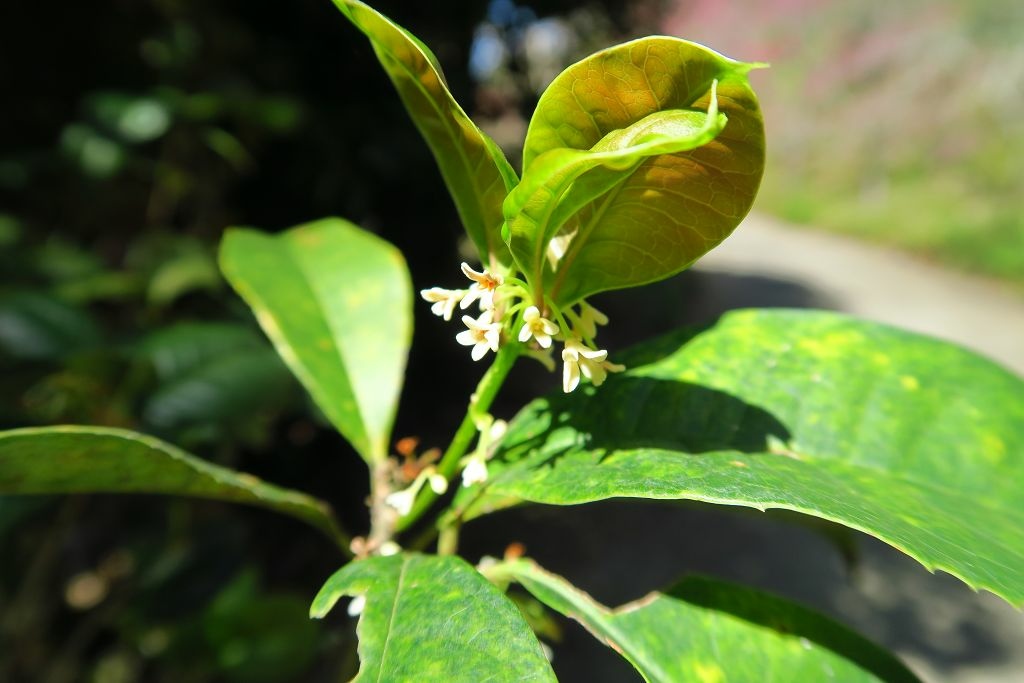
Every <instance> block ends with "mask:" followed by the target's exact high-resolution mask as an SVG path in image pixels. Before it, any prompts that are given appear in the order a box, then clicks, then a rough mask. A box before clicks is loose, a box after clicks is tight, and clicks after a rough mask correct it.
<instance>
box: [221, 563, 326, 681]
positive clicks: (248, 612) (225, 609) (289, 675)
mask: <svg viewBox="0 0 1024 683" xmlns="http://www.w3.org/2000/svg"><path fill="white" fill-rule="evenodd" d="M259 584H260V582H259V580H258V578H257V576H256V574H255V572H253V571H244V572H242V573H241V574H239V575H238V576H237V577H236V578H235V579H233V580H232V581H231V583H229V584H228V585H227V586H225V587H224V588H223V589H222V590H221V592H220V593H219V594H218V595H217V597H216V598H215V599H214V600H213V602H212V603H211V604H210V606H209V607H208V608H207V609H206V611H205V613H204V614H203V617H202V629H203V635H204V636H205V640H206V642H207V643H209V645H210V647H211V649H213V650H214V651H215V652H216V656H217V663H218V664H219V666H218V673H219V675H221V676H224V677H225V678H227V679H228V680H231V681H238V682H239V683H277V682H278V681H288V680H293V681H294V680H308V677H307V676H303V674H304V673H306V672H307V670H308V669H309V666H310V665H311V664H312V663H313V660H314V659H315V658H316V654H317V650H318V649H319V648H320V646H321V638H320V637H319V636H320V631H322V629H320V628H318V624H316V623H314V622H312V621H310V620H309V616H308V614H307V612H308V610H307V607H306V605H307V601H308V598H302V597H300V596H299V595H293V594H290V593H281V592H277V591H274V592H269V591H268V590H267V589H266V588H265V587H263V586H260V585H259Z"/></svg>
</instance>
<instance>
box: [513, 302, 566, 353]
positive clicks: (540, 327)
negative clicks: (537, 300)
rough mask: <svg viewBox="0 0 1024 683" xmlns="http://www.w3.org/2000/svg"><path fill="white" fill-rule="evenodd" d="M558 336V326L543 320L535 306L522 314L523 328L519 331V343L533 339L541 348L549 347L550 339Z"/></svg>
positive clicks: (545, 319)
mask: <svg viewBox="0 0 1024 683" xmlns="http://www.w3.org/2000/svg"><path fill="white" fill-rule="evenodd" d="M556 334H558V325H556V324H555V323H553V322H551V321H550V320H548V319H547V318H544V317H542V316H541V314H540V310H539V309H538V308H537V307H536V306H530V307H529V308H527V309H526V311H525V312H524V313H523V328H522V329H521V330H519V341H521V342H525V341H528V340H529V339H530V337H533V338H534V339H536V340H537V343H538V344H540V345H541V347H542V348H545V349H547V348H550V347H551V337H552V336H553V335H556Z"/></svg>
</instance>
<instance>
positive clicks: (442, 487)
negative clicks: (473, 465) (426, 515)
mask: <svg viewBox="0 0 1024 683" xmlns="http://www.w3.org/2000/svg"><path fill="white" fill-rule="evenodd" d="M427 481H429V482H430V488H431V489H432V490H433V491H434V493H436V494H437V495H439V496H440V495H442V494H443V493H444V492H445V491H447V490H448V480H447V479H445V478H444V476H443V475H440V474H432V475H430V479H428V480H427Z"/></svg>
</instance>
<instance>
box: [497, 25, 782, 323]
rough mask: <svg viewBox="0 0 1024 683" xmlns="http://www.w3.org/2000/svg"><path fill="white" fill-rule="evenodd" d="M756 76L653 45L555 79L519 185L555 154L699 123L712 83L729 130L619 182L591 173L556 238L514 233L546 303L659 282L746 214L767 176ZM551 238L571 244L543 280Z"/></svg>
mask: <svg viewBox="0 0 1024 683" xmlns="http://www.w3.org/2000/svg"><path fill="white" fill-rule="evenodd" d="M755 66H756V65H752V64H744V63H742V62H737V61H734V60H731V59H728V58H726V57H723V56H721V55H719V54H717V53H715V52H713V51H711V50H709V49H707V48H705V47H703V46H701V45H697V44H695V43H690V42H688V41H685V40H679V39H676V38H668V37H652V38H642V39H640V40H635V41H632V42H629V43H624V44H622V45H618V46H616V47H613V48H609V49H607V50H603V51H601V52H598V53H596V54H594V55H591V56H590V57H588V58H586V59H584V60H583V61H581V62H578V63H577V64H574V65H573V66H571V67H569V68H568V69H566V70H565V71H564V72H563V73H562V74H561V75H559V76H558V78H556V79H555V80H554V82H552V84H551V85H550V86H549V87H548V89H547V90H546V91H545V92H544V94H543V96H542V97H541V99H540V102H539V103H538V105H537V110H536V111H535V112H534V115H533V118H532V119H531V121H530V127H529V131H528V133H527V136H526V146H525V149H524V151H523V160H524V161H523V167H524V172H523V182H524V183H527V182H531V178H530V177H531V175H532V174H534V173H535V172H542V173H543V172H546V171H545V170H544V166H545V159H546V158H547V157H546V155H547V154H550V153H551V152H552V151H553V150H558V149H562V148H567V149H571V150H590V149H592V148H593V147H594V145H596V144H598V142H599V141H600V140H602V139H603V138H605V136H607V135H608V134H609V133H613V132H614V131H616V130H621V129H626V128H628V127H629V126H632V125H634V124H636V123H637V122H638V121H641V120H644V119H645V118H646V117H649V116H651V115H652V114H655V113H657V112H664V111H672V110H691V111H693V112H706V111H707V110H708V108H709V105H710V99H711V98H710V95H711V87H712V83H713V82H715V81H717V83H718V88H717V103H718V107H719V110H720V111H721V112H722V113H723V114H724V115H725V116H726V117H727V119H728V123H727V124H726V126H725V129H724V130H723V131H722V132H721V133H719V134H718V135H717V136H716V137H715V139H714V140H713V141H711V142H708V143H707V144H703V145H702V146H699V147H697V148H696V149H692V150H686V151H680V152H678V153H665V154H660V155H658V156H653V157H650V158H648V159H646V160H645V161H643V162H642V163H640V164H639V165H637V166H636V167H635V168H634V169H632V170H631V171H629V172H628V173H622V172H621V171H618V172H617V171H615V170H610V169H601V170H595V171H593V172H592V173H593V174H594V175H593V177H591V178H589V179H588V181H587V185H588V186H587V187H586V188H579V189H578V190H577V191H576V196H575V197H573V201H574V202H576V203H577V204H578V206H574V207H573V211H572V212H571V214H572V215H571V216H568V217H565V218H567V220H566V221H565V224H564V226H563V225H558V224H555V225H544V226H543V227H541V228H533V229H531V228H530V227H529V226H528V225H520V226H518V230H517V229H513V230H511V232H510V235H509V237H510V240H511V245H512V251H513V253H515V254H516V258H517V261H518V262H519V264H520V265H521V266H522V267H523V268H524V270H525V271H526V273H527V275H528V276H529V277H530V278H531V280H532V281H534V282H537V281H539V280H540V279H541V278H542V277H543V278H544V279H545V284H544V288H545V290H546V291H548V292H549V293H552V294H553V296H554V298H555V299H556V300H557V301H560V302H562V303H570V302H572V301H575V300H577V299H579V298H582V297H585V296H588V295H590V294H593V293H595V292H599V291H602V290H607V289H617V288H622V287H632V286H636V285H640V284H644V283H647V282H653V281H655V280H659V279H662V278H665V277H668V276H669V275H672V274H673V273H676V272H679V271H680V270H682V269H683V268H685V267H686V266H688V265H690V264H691V263H692V262H693V261H695V260H696V259H697V258H699V257H700V256H701V255H703V254H704V253H706V252H707V251H709V250H710V249H711V248H713V247H714V246H715V245H717V244H718V243H719V242H721V241H722V240H724V239H725V238H726V237H727V236H728V235H729V234H730V233H731V232H732V230H733V229H734V228H735V227H736V226H737V225H738V224H739V222H740V220H742V218H743V217H744V216H745V215H746V213H747V211H749V210H750V206H751V203H752V202H753V199H754V195H755V194H756V192H757V188H758V185H759V184H760V181H761V174H762V171H763V167H764V153H765V146H764V126H763V121H762V119H761V113H760V109H759V107H758V104H757V98H756V97H755V95H754V93H753V91H752V90H751V89H750V86H749V84H748V82H747V76H746V74H747V72H748V71H749V70H750V69H751V68H754V67H755ZM584 195H588V196H584ZM570 196H571V195H570ZM584 198H585V199H586V200H587V201H582V200H583V199H584ZM558 230H561V232H562V234H566V233H573V232H574V233H575V237H574V238H573V239H572V241H571V242H570V243H569V247H568V250H567V251H566V252H565V254H564V256H562V259H561V261H560V262H559V264H558V268H557V271H556V272H551V271H549V270H545V269H544V268H543V259H542V256H543V250H544V249H546V248H547V243H546V241H545V239H544V238H545V237H547V235H549V234H551V233H552V231H558ZM526 254H529V257H528V258H527V257H526Z"/></svg>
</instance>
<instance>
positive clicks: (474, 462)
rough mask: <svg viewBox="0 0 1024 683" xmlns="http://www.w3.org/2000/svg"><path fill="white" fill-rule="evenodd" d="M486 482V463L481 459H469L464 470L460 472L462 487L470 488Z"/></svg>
mask: <svg viewBox="0 0 1024 683" xmlns="http://www.w3.org/2000/svg"><path fill="white" fill-rule="evenodd" d="M485 481H487V463H486V462H484V460H483V458H475V457H473V458H470V459H469V462H468V463H466V468H465V469H464V470H462V485H463V486H472V485H473V484H482V483H483V482H485Z"/></svg>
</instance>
